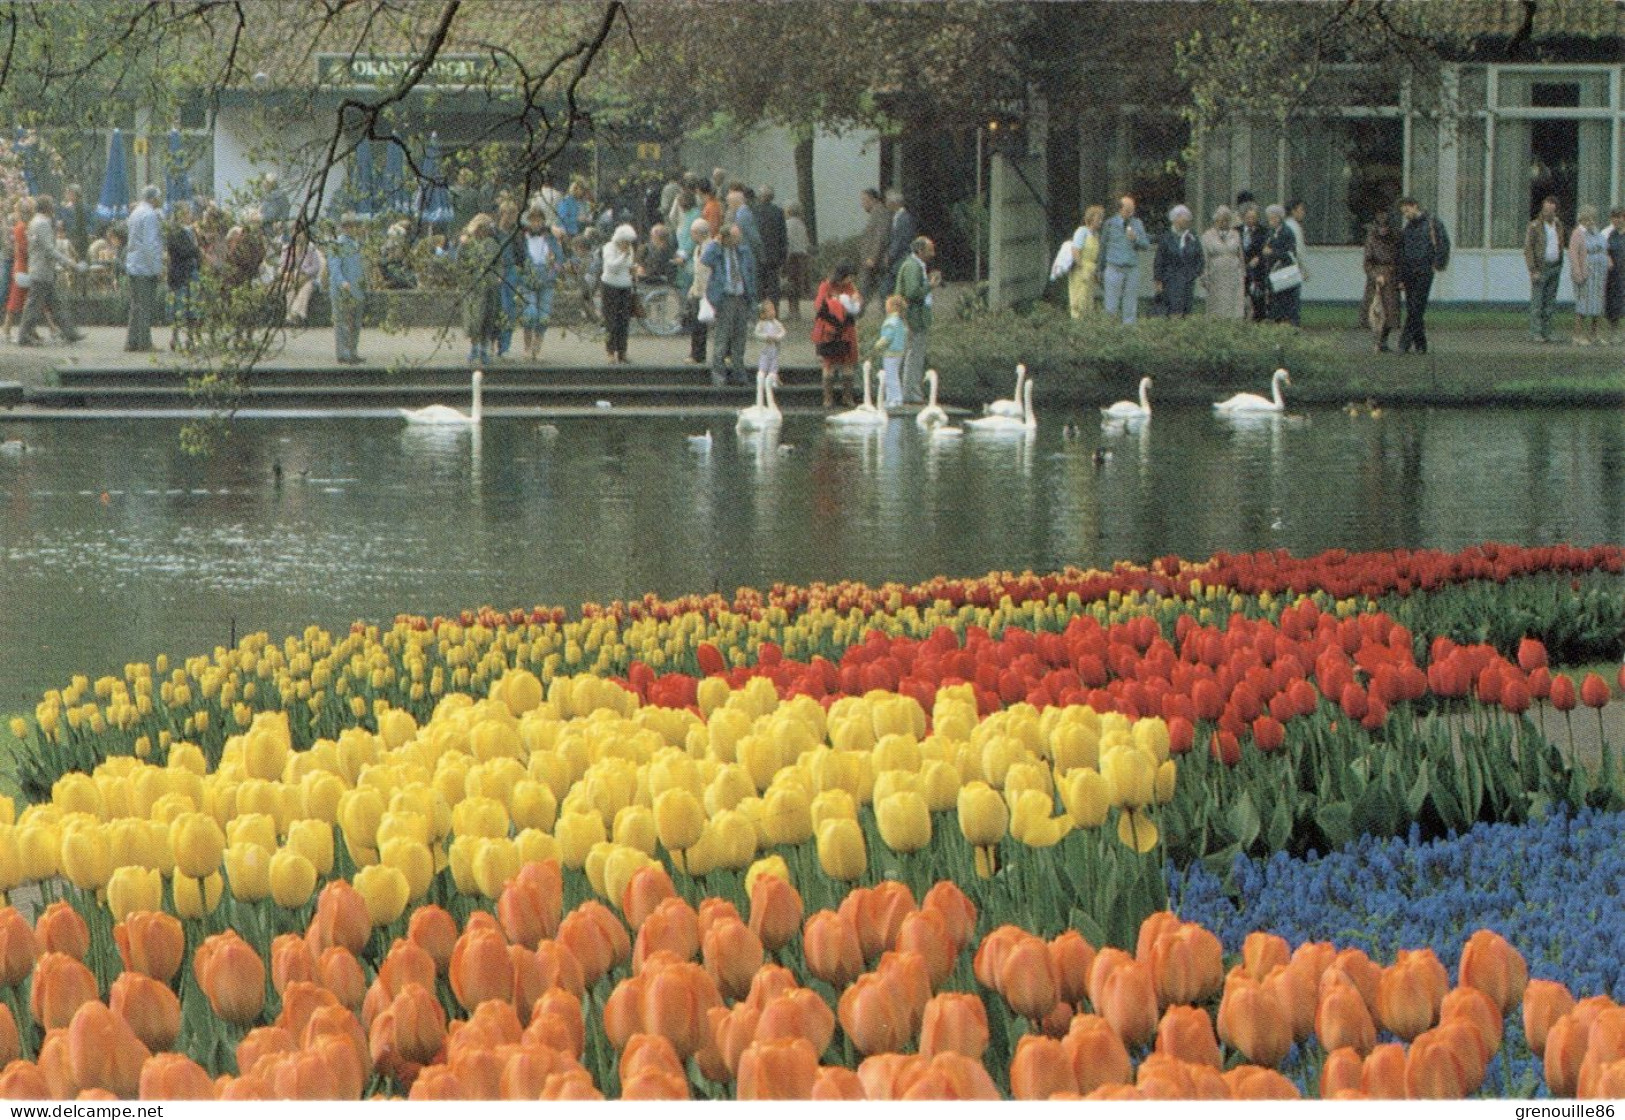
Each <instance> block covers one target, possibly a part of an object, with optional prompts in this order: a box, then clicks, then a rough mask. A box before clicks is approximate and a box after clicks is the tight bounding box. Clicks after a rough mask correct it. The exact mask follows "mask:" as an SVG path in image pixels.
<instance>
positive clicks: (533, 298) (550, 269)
mask: <svg viewBox="0 0 1625 1120" xmlns="http://www.w3.org/2000/svg"><path fill="white" fill-rule="evenodd" d="M521 225H522V226H523V230H522V233H521V236H520V237H519V238H518V240H517V244H516V246H515V247H516V248H517V249H518V250H519V253H518V256H519V265H520V267H519V296H520V298H521V299H522V300H523V301H524V302H523V304H522V305H521V307H520V309H519V326H520V328H521V329H522V330H523V331H524V332H525V357H526V358H528V359H529V360H531V361H533V362H534V361H535V360H536V358H537V356H538V354H539V353H540V352H541V349H542V336H543V335H544V334H546V333H547V324H548V321H549V320H550V319H551V318H552V317H553V289H554V286H555V285H556V284H557V283H558V278H559V262H560V260H561V258H562V257H563V255H564V251H563V250H562V249H561V248H559V240H558V235H557V234H556V233H555V232H554V231H553V229H552V228H551V227H550V225H549V223H548V220H547V210H546V209H545V208H544V206H543V204H542V200H541V199H540V198H538V199H535V200H534V201H532V202H531V204H530V206H529V208H527V209H526V210H525V217H524V220H523V221H522V223H521Z"/></svg>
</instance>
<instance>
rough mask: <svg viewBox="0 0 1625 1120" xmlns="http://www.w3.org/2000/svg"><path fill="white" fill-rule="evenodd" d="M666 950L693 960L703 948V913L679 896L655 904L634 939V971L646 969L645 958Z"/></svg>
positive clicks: (681, 958)
mask: <svg viewBox="0 0 1625 1120" xmlns="http://www.w3.org/2000/svg"><path fill="white" fill-rule="evenodd" d="M661 950H664V951H666V952H668V953H671V954H673V955H675V956H676V957H678V958H679V959H680V960H685V961H688V960H693V959H694V958H695V957H696V956H698V955H699V952H700V916H699V914H697V913H696V912H695V910H694V908H693V907H692V906H690V905H689V904H688V903H686V902H684V901H683V900H682V899H680V898H668V899H666V900H665V901H664V902H661V903H659V904H658V905H656V906H655V908H654V910H653V911H651V912H650V913H649V915H648V917H646V918H645V919H644V921H643V925H642V926H641V927H640V928H639V929H638V934H637V937H636V938H635V939H634V940H633V942H632V971H633V972H640V971H642V969H643V962H644V959H645V958H647V957H648V956H649V955H650V954H651V953H656V952H660V951H661Z"/></svg>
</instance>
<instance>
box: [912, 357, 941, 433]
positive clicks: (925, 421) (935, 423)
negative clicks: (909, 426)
mask: <svg viewBox="0 0 1625 1120" xmlns="http://www.w3.org/2000/svg"><path fill="white" fill-rule="evenodd" d="M925 382H926V384H927V385H929V386H931V398H930V399H929V400H928V401H926V402H925V407H924V408H922V409H920V411H918V412H916V413H915V414H914V422H915V423H916V424H918V425H919V426H920V427H922V428H937V427H941V426H942V425H944V424H946V423H947V422H948V414H947V413H946V412H945V411H943V408H942V406H941V405H939V404H938V403H937V371H936V370H934V369H928V370H926V371H925Z"/></svg>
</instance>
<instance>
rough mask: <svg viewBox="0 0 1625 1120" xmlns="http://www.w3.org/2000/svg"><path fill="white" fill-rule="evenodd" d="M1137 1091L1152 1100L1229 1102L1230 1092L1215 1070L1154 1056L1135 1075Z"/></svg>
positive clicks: (1172, 1058) (1157, 1055)
mask: <svg viewBox="0 0 1625 1120" xmlns="http://www.w3.org/2000/svg"><path fill="white" fill-rule="evenodd" d="M1134 1084H1135V1087H1136V1088H1138V1089H1139V1090H1140V1093H1141V1095H1143V1096H1145V1097H1146V1098H1147V1099H1149V1100H1229V1099H1230V1090H1229V1088H1228V1087H1227V1086H1226V1085H1225V1083H1224V1080H1223V1079H1222V1078H1221V1077H1220V1076H1219V1071H1218V1070H1217V1069H1216V1068H1214V1067H1213V1066H1208V1065H1202V1064H1199V1063H1195V1062H1186V1061H1182V1060H1181V1059H1179V1058H1176V1057H1173V1056H1172V1055H1170V1054H1157V1053H1153V1054H1150V1055H1149V1056H1147V1057H1146V1059H1145V1061H1143V1062H1141V1063H1140V1068H1139V1069H1137V1070H1136V1071H1135V1074H1134Z"/></svg>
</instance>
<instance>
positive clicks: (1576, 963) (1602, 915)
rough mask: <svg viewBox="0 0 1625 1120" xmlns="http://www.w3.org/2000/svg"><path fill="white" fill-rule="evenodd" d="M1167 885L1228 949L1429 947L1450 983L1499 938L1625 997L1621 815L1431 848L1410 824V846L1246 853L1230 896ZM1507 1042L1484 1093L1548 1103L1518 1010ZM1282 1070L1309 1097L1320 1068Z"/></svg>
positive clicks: (1574, 987) (1540, 968)
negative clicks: (1276, 942)
mask: <svg viewBox="0 0 1625 1120" xmlns="http://www.w3.org/2000/svg"><path fill="white" fill-rule="evenodd" d="M1168 880H1169V881H1168V893H1169V903H1170V906H1171V908H1172V909H1173V910H1174V911H1175V912H1177V913H1178V914H1179V915H1180V917H1182V918H1184V919H1186V920H1187V921H1195V922H1200V923H1201V924H1202V925H1204V926H1206V927H1207V928H1208V929H1210V930H1212V931H1213V932H1214V933H1216V934H1217V935H1218V936H1219V938H1220V940H1221V941H1223V943H1224V947H1225V950H1226V952H1227V953H1240V952H1241V945H1242V941H1243V940H1244V939H1245V938H1246V936H1247V934H1248V933H1250V932H1252V931H1253V930H1268V931H1270V932H1272V933H1278V934H1280V935H1281V936H1282V937H1284V938H1286V939H1287V941H1289V942H1291V943H1292V944H1293V945H1297V944H1299V943H1300V942H1304V941H1331V942H1332V943H1334V944H1335V945H1337V946H1338V947H1339V948H1343V947H1346V946H1353V947H1357V948H1360V949H1364V950H1365V951H1366V953H1368V954H1369V955H1370V956H1371V958H1372V959H1373V960H1376V961H1378V962H1379V963H1382V964H1388V963H1390V962H1391V961H1392V960H1393V959H1394V957H1395V954H1396V953H1397V952H1398V951H1399V950H1400V949H1419V948H1423V947H1430V948H1432V949H1433V951H1434V952H1436V953H1438V955H1439V959H1440V960H1442V961H1443V962H1444V963H1445V966H1446V967H1447V968H1448V969H1450V972H1451V975H1452V977H1454V975H1455V971H1456V966H1457V963H1458V962H1459V960H1460V957H1461V948H1462V945H1463V944H1464V943H1465V942H1466V940H1467V938H1468V937H1469V936H1470V935H1471V934H1472V933H1473V932H1474V931H1475V930H1478V929H1481V928H1482V929H1492V930H1494V931H1495V932H1497V933H1499V934H1500V935H1501V936H1503V937H1505V938H1506V939H1507V940H1508V941H1510V942H1511V943H1512V944H1513V945H1514V946H1516V947H1517V948H1518V950H1519V951H1520V952H1522V953H1523V955H1524V957H1525V959H1526V960H1527V961H1528V962H1529V975H1530V976H1531V977H1536V978H1541V979H1546V980H1557V981H1559V982H1561V983H1563V984H1566V985H1568V988H1569V990H1570V991H1572V992H1574V993H1576V995H1596V994H1600V993H1607V994H1608V995H1611V996H1613V997H1614V998H1615V999H1622V998H1625V814H1622V813H1603V812H1595V811H1591V810H1584V811H1581V812H1579V813H1577V814H1573V815H1569V814H1559V813H1554V814H1552V815H1551V816H1549V817H1547V818H1546V819H1545V820H1542V821H1539V822H1534V823H1530V824H1524V825H1510V824H1486V825H1479V826H1477V827H1475V828H1473V829H1471V830H1469V831H1468V832H1467V833H1465V834H1464V835H1461V836H1452V837H1448V838H1446V839H1443V840H1434V841H1429V842H1426V843H1423V842H1421V841H1420V839H1419V838H1418V836H1417V834H1416V830H1415V828H1414V826H1413V829H1412V834H1411V836H1410V837H1409V838H1408V839H1398V838H1396V839H1389V840H1373V839H1370V838H1367V839H1363V840H1360V841H1357V842H1355V843H1353V844H1351V845H1349V846H1348V847H1346V848H1344V849H1341V850H1339V851H1336V852H1332V853H1330V854H1327V855H1316V854H1315V853H1310V855H1309V856H1308V857H1307V858H1303V859H1294V858H1292V857H1290V856H1288V855H1286V854H1284V853H1277V854H1275V855H1273V856H1270V857H1268V858H1264V859H1256V860H1254V859H1247V858H1245V857H1238V858H1237V859H1236V861H1235V864H1234V865H1233V867H1232V869H1231V875H1230V887H1229V889H1228V890H1227V889H1226V887H1225V885H1224V883H1223V882H1221V880H1220V879H1219V878H1217V877H1216V876H1214V875H1213V874H1212V873H1210V872H1209V871H1207V870H1206V869H1205V868H1203V867H1202V866H1201V865H1200V864H1195V865H1192V866H1191V867H1189V868H1187V869H1185V870H1174V869H1170V871H1169V874H1168ZM1506 1041H1507V1045H1506V1046H1505V1047H1504V1048H1503V1051H1502V1053H1501V1054H1499V1055H1497V1057H1496V1059H1495V1062H1494V1063H1492V1065H1491V1067H1490V1075H1489V1077H1488V1078H1487V1080H1486V1084H1485V1088H1486V1090H1488V1091H1492V1092H1495V1091H1502V1092H1507V1093H1510V1094H1511V1095H1514V1096H1529V1095H1531V1094H1532V1093H1534V1092H1535V1091H1536V1090H1537V1087H1538V1089H1539V1092H1540V1093H1541V1094H1544V1084H1543V1082H1542V1079H1541V1078H1540V1076H1539V1061H1538V1059H1536V1058H1534V1057H1533V1056H1532V1055H1530V1054H1529V1051H1528V1048H1527V1046H1526V1045H1525V1044H1524V1042H1523V1038H1522V1022H1521V1017H1520V1016H1519V1015H1518V1014H1517V1013H1516V1012H1515V1013H1514V1014H1513V1015H1511V1016H1509V1017H1508V1020H1507V1038H1506ZM1290 1064H1291V1063H1290V1062H1289V1063H1286V1064H1285V1065H1284V1067H1283V1068H1284V1069H1287V1067H1289V1066H1290ZM1497 1065H1499V1066H1500V1067H1501V1068H1500V1069H1497V1068H1496V1066H1497ZM1287 1071H1288V1072H1297V1073H1298V1074H1299V1077H1298V1078H1295V1079H1301V1080H1305V1081H1308V1084H1306V1085H1304V1086H1303V1087H1304V1088H1306V1089H1308V1090H1310V1091H1311V1092H1313V1090H1314V1082H1313V1077H1314V1076H1316V1075H1317V1071H1313V1070H1306V1069H1300V1070H1298V1071H1290V1070H1287Z"/></svg>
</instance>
